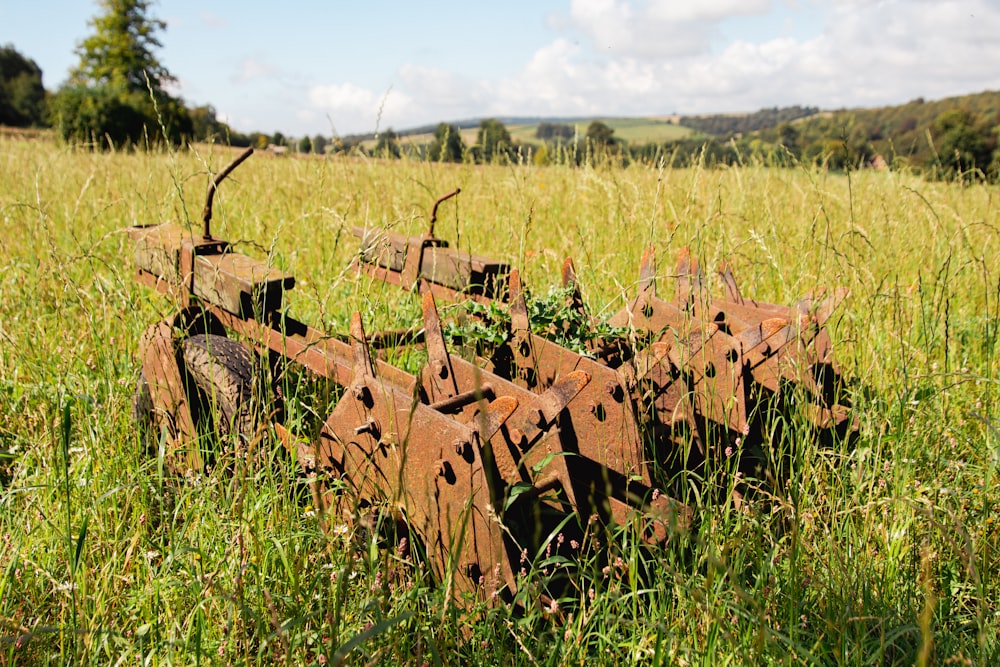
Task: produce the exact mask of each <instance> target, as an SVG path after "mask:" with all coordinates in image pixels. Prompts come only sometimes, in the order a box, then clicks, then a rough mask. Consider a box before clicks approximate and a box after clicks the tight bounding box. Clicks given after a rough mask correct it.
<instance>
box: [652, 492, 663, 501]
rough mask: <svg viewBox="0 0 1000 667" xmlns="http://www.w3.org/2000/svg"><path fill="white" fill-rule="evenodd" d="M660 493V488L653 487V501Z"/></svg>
mask: <svg viewBox="0 0 1000 667" xmlns="http://www.w3.org/2000/svg"><path fill="white" fill-rule="evenodd" d="M660 495H661V494H660V490H659V489H653V501H654V502H655V501H656V499H657V498H659V497H660Z"/></svg>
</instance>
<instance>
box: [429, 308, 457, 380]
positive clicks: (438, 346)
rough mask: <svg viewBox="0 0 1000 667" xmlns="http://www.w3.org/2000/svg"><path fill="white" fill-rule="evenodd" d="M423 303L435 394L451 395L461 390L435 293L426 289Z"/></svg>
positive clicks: (431, 376)
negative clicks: (446, 342)
mask: <svg viewBox="0 0 1000 667" xmlns="http://www.w3.org/2000/svg"><path fill="white" fill-rule="evenodd" d="M422 299H423V301H422V304H421V307H422V310H423V315H424V345H425V347H426V349H427V365H428V367H429V368H430V370H431V372H430V378H431V382H432V383H433V384H434V389H435V394H436V395H439V396H446V397H451V396H454V395H456V394H457V393H458V392H459V389H458V384H457V383H456V380H455V371H454V369H453V368H452V366H451V355H450V354H449V353H448V348H447V346H446V345H445V342H444V332H443V331H442V330H441V318H440V316H439V315H438V311H437V305H436V304H435V303H434V295H433V294H431V292H430V291H426V292H424V294H423V297H422Z"/></svg>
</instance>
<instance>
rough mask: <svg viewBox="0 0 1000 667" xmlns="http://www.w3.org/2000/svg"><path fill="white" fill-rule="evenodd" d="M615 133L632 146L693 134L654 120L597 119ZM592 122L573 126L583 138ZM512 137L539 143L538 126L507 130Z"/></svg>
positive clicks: (681, 128)
mask: <svg viewBox="0 0 1000 667" xmlns="http://www.w3.org/2000/svg"><path fill="white" fill-rule="evenodd" d="M594 120H599V121H601V122H602V123H604V124H605V125H607V126H608V127H610V128H611V129H613V130H614V131H615V138H617V139H621V140H623V141H626V142H628V143H630V144H646V143H662V142H666V141H673V140H675V139H683V138H684V137H686V136H689V135H690V134H692V131H691V130H690V129H689V128H686V127H681V126H680V125H675V124H673V123H670V122H667V121H664V120H657V119H652V118H595V119H594ZM590 123H591V121H590V120H585V121H577V122H576V123H574V124H573V125H574V126H575V127H576V130H577V132H578V133H579V135H580V136H581V137H583V136H585V135H586V134H587V126H588V125H590ZM507 129H509V130H510V134H511V137H512V138H514V139H516V140H518V141H522V142H524V143H539V140H538V139H536V138H535V133H536V132H537V131H538V125H537V124H535V125H515V126H511V127H509V128H507Z"/></svg>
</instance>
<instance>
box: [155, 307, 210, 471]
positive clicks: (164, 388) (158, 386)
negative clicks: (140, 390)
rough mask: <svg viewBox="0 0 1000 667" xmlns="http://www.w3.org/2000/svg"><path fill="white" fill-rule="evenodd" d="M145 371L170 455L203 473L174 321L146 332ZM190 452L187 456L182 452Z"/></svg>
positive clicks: (157, 420)
mask: <svg viewBox="0 0 1000 667" xmlns="http://www.w3.org/2000/svg"><path fill="white" fill-rule="evenodd" d="M139 356H140V358H141V359H142V371H143V375H144V376H145V378H146V383H147V385H148V386H149V394H150V398H151V399H152V404H153V415H152V417H153V424H154V426H156V427H157V430H159V431H162V430H163V429H166V435H167V438H168V444H169V454H170V457H171V458H173V457H175V456H178V455H180V457H181V458H182V460H183V463H184V465H185V466H186V467H188V468H189V469H191V470H203V469H204V461H203V460H202V458H201V454H200V453H199V452H198V451H197V449H196V448H195V447H194V446H193V445H194V444H195V442H196V438H197V435H198V432H197V430H196V429H195V424H194V418H193V416H192V414H191V404H190V402H189V400H188V396H187V388H186V386H185V385H186V383H185V381H184V371H183V364H182V361H181V360H180V358H179V355H178V351H177V348H176V346H175V345H174V322H173V318H169V319H167V320H163V321H161V322H157V323H156V324H153V325H151V326H150V327H148V328H147V329H146V331H145V332H144V333H143V335H142V339H141V340H140V343H139ZM184 448H187V451H186V453H182V452H181V450H182V449H184Z"/></svg>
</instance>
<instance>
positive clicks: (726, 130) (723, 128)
mask: <svg viewBox="0 0 1000 667" xmlns="http://www.w3.org/2000/svg"><path fill="white" fill-rule="evenodd" d="M819 112H820V110H819V107H802V106H792V107H783V108H778V107H773V108H771V109H761V110H760V111H755V112H753V113H745V114H711V115H707V116H681V117H680V118H679V119H678V124H679V125H683V126H685V127H690V128H691V129H693V130H697V131H699V132H704V133H705V134H711V135H725V134H742V133H744V132H756V131H757V130H763V129H766V128H769V127H776V126H777V125H778V124H779V123H786V122H789V121H793V120H799V119H800V118H807V117H809V116H815V115H816V114H818V113H819Z"/></svg>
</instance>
